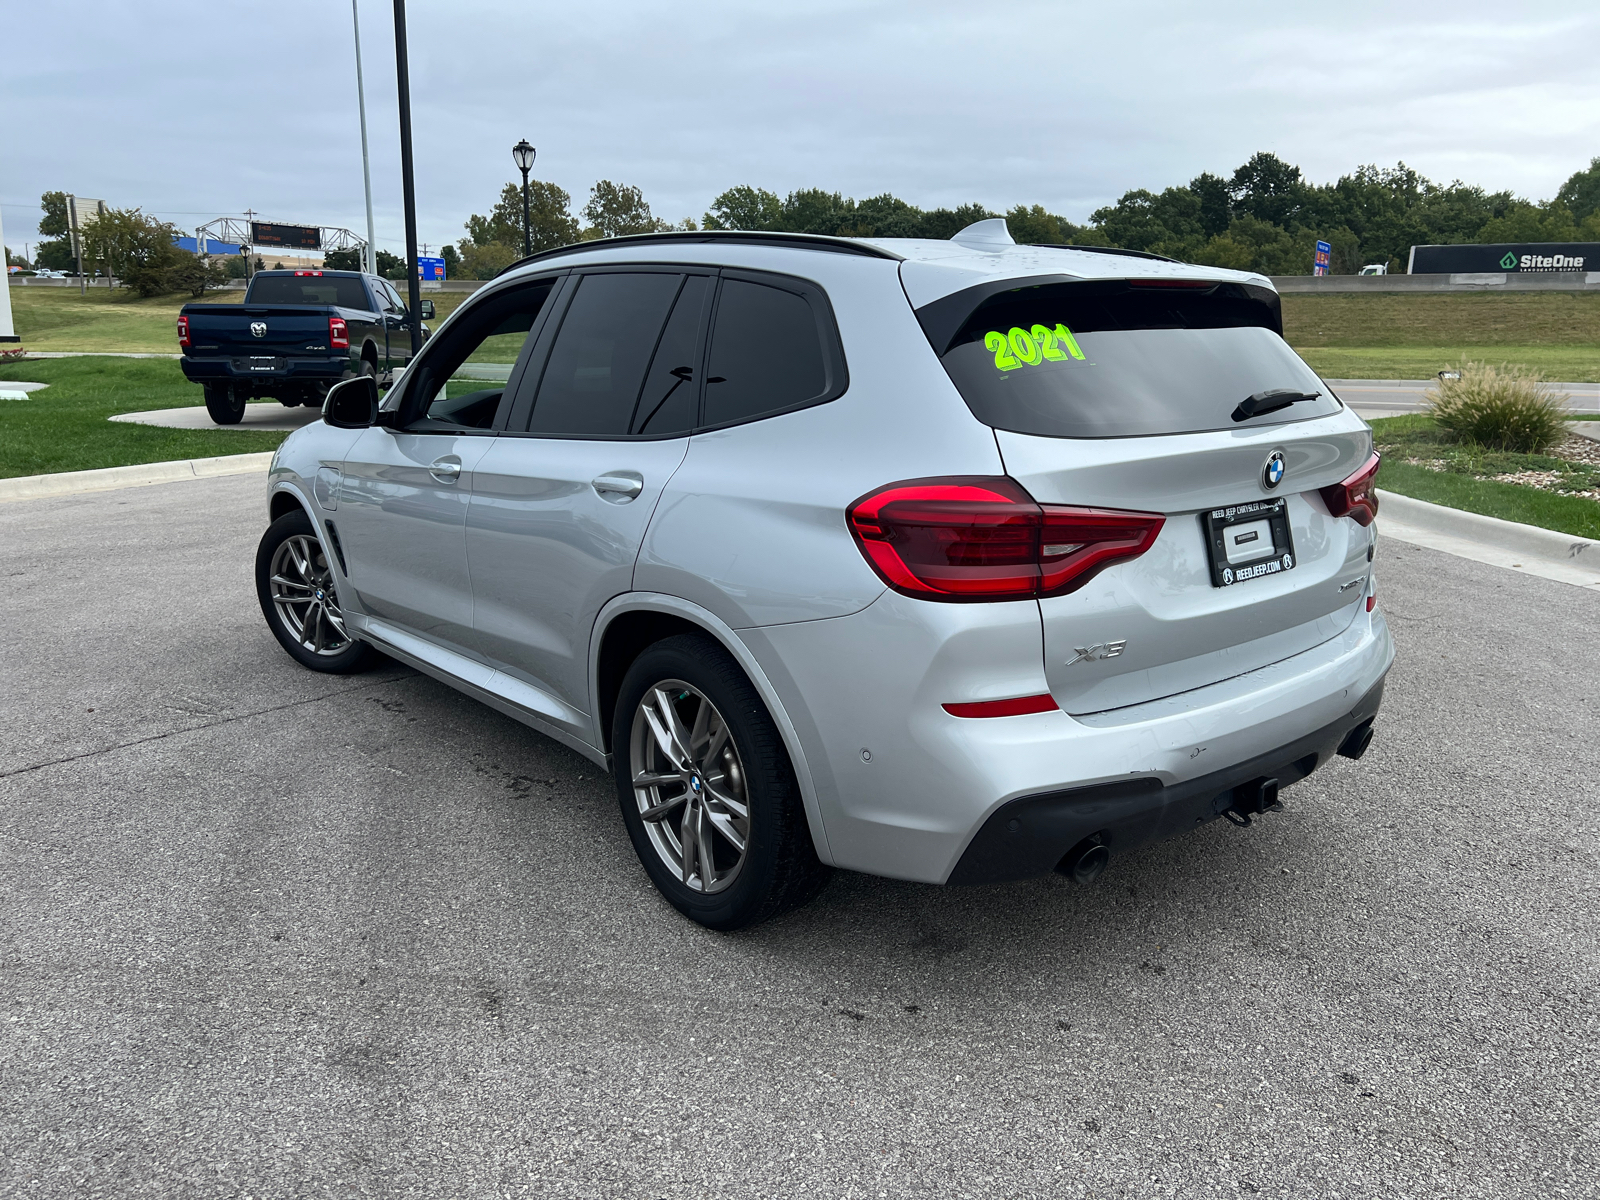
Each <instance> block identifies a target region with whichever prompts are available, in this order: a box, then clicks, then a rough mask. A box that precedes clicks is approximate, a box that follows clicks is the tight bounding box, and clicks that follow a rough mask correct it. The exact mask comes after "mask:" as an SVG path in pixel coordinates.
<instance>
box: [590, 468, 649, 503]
mask: <svg viewBox="0 0 1600 1200" xmlns="http://www.w3.org/2000/svg"><path fill="white" fill-rule="evenodd" d="M589 486H590V487H592V488H594V490H595V492H596V493H597V494H598V495H599V497H600V499H602V500H609V501H611V503H613V504H626V503H627V502H628V501H630V500H632V499H635V498H636V497H637V496H638V495H639V493H640V492H642V491H644V476H643V475H641V474H639V473H638V472H637V471H607V472H606V473H605V474H604V475H596V476H595V477H594V481H593V482H592V483H591V484H590V485H589Z"/></svg>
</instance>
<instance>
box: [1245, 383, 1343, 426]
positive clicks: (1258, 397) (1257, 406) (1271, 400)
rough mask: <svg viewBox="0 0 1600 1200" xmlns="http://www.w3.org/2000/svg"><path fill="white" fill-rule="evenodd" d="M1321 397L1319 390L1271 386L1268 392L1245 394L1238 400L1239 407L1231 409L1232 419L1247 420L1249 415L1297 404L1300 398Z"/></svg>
mask: <svg viewBox="0 0 1600 1200" xmlns="http://www.w3.org/2000/svg"><path fill="white" fill-rule="evenodd" d="M1321 398H1322V393H1321V392H1297V391H1295V390H1294V389H1293V388H1273V389H1272V390H1271V391H1269V392H1257V393H1256V394H1255V395H1254V396H1246V397H1245V398H1244V399H1243V400H1241V401H1239V407H1238V408H1236V409H1234V410H1233V419H1234V420H1235V421H1248V420H1249V419H1250V418H1251V417H1259V416H1261V415H1262V414H1263V413H1269V412H1277V411H1278V410H1279V409H1280V408H1288V407H1289V405H1291V404H1299V403H1300V401H1302V400H1320V399H1321Z"/></svg>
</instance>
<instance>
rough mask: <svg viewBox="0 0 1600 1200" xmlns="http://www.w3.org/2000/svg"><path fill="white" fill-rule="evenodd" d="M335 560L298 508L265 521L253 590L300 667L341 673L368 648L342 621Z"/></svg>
mask: <svg viewBox="0 0 1600 1200" xmlns="http://www.w3.org/2000/svg"><path fill="white" fill-rule="evenodd" d="M334 575H335V571H334V565H333V562H332V561H331V559H330V557H329V555H328V553H327V551H326V549H324V547H323V545H322V541H321V539H320V538H318V536H317V530H316V527H315V526H314V525H312V523H311V518H310V517H308V516H307V515H306V514H305V510H303V509H298V508H297V509H295V510H294V511H293V512H288V513H285V514H284V515H283V516H281V517H279V518H278V519H277V520H276V521H274V522H273V523H272V524H271V526H270V527H268V529H267V532H266V534H265V535H264V536H263V537H262V539H261V545H260V546H259V547H258V548H257V550H256V596H257V598H258V599H259V600H260V602H261V613H262V615H263V616H264V617H266V618H267V624H268V625H269V626H270V627H271V629H272V633H273V636H275V637H276V638H277V639H278V642H279V644H280V645H282V646H283V648H284V649H285V650H287V651H288V652H289V654H290V655H291V656H292V657H293V658H294V660H295V661H296V662H298V663H299V664H300V665H301V666H303V667H310V668H311V669H312V670H313V671H326V672H328V673H330V674H334V675H345V674H348V673H350V672H352V671H359V670H360V669H361V668H363V667H365V666H367V665H368V663H369V662H370V661H371V659H372V657H373V653H374V652H373V650H372V648H371V647H370V646H368V645H367V644H366V643H365V642H360V641H356V640H355V639H354V638H353V637H351V636H350V632H349V630H348V629H347V628H346V627H345V622H344V611H343V609H341V608H340V607H339V593H338V590H337V587H336V585H335V582H334Z"/></svg>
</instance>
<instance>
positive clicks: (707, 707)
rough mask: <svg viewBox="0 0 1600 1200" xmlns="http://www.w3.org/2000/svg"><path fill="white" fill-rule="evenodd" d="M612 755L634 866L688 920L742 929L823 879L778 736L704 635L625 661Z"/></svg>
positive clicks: (737, 673)
mask: <svg viewBox="0 0 1600 1200" xmlns="http://www.w3.org/2000/svg"><path fill="white" fill-rule="evenodd" d="M611 747H612V750H613V755H612V761H613V762H614V764H615V774H616V784H617V798H618V801H619V803H620V804H621V807H622V819H623V822H624V824H626V826H627V828H628V835H629V837H630V838H631V839H632V841H633V846H634V850H635V851H636V852H637V853H638V855H639V861H640V862H641V863H643V865H644V869H645V871H646V872H647V873H648V874H649V876H650V878H651V880H652V882H654V883H655V885H656V887H657V888H658V889H660V891H661V893H662V895H664V896H665V897H666V898H667V900H668V901H670V902H671V903H672V905H673V906H674V907H675V908H677V910H678V911H679V912H681V913H683V914H684V916H686V917H688V918H689V919H690V920H692V921H696V922H698V923H699V924H701V925H705V926H707V927H709V928H711V929H722V930H732V929H743V928H745V927H746V926H750V925H754V924H756V923H757V922H760V921H764V920H767V919H768V918H770V917H774V916H777V915H778V914H779V913H781V912H783V911H785V910H786V909H790V908H795V907H798V906H799V905H801V904H804V903H805V902H806V901H808V900H810V899H811V897H812V896H814V895H815V894H816V893H817V892H818V891H819V890H820V889H821V887H822V885H823V884H824V883H826V882H827V878H828V871H827V868H826V867H824V866H823V865H822V863H821V862H820V861H819V860H818V858H817V853H816V849H815V847H814V846H813V844H812V841H811V831H810V829H809V828H808V827H807V824H806V817H805V809H804V806H803V804H802V802H801V799H800V788H799V785H798V784H797V783H796V781H795V775H794V768H793V766H792V765H791V763H790V761H789V755H788V753H787V751H786V750H785V749H784V745H783V740H782V738H781V737H780V736H779V735H778V730H777V727H776V726H775V725H774V724H773V721H772V717H771V716H770V715H769V714H768V712H767V709H766V706H765V705H764V704H762V702H761V697H760V696H759V695H758V694H757V693H756V690H755V688H754V687H752V686H751V684H750V681H749V680H748V679H747V678H746V677H745V675H744V672H743V671H741V670H740V669H739V666H738V664H737V663H736V662H734V660H733V658H732V657H731V656H730V655H729V654H728V652H727V651H726V650H724V649H723V648H722V647H721V646H720V645H718V644H717V643H716V642H714V641H712V640H711V639H710V638H707V637H703V636H697V635H692V634H685V635H680V636H678V637H672V638H667V639H666V640H665V641H661V642H657V643H656V644H655V645H654V646H651V647H650V648H649V649H647V650H645V652H644V653H643V654H641V655H640V656H639V657H638V658H637V659H636V660H635V661H634V663H633V665H632V666H631V667H629V668H628V673H627V675H626V676H625V677H624V678H623V681H622V688H621V692H620V694H619V695H618V697H617V708H616V715H615V717H614V719H613V722H612V740H611Z"/></svg>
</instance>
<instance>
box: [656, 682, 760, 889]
mask: <svg viewBox="0 0 1600 1200" xmlns="http://www.w3.org/2000/svg"><path fill="white" fill-rule="evenodd" d="M630 749H631V758H630V759H629V767H630V770H631V772H632V776H633V794H634V799H635V801H636V802H637V803H638V805H639V815H640V816H641V817H642V818H643V819H644V828H645V831H646V833H647V834H648V835H649V838H650V844H651V845H652V846H654V847H655V851H656V853H657V854H658V855H660V857H661V861H662V862H663V863H665V864H666V866H667V867H668V869H669V870H671V871H672V872H673V873H674V874H675V875H676V876H677V877H678V879H679V881H680V882H681V883H682V884H683V886H684V887H686V888H688V889H689V890H690V891H694V892H701V893H707V894H710V893H715V892H720V891H723V890H725V889H726V888H728V887H729V886H731V885H732V883H733V881H734V879H735V878H737V876H738V874H739V869H740V868H741V867H742V866H743V865H744V860H745V850H746V848H747V847H748V845H749V843H750V799H749V793H748V791H747V781H746V776H745V770H744V763H743V761H742V760H741V759H740V757H739V751H738V749H737V747H735V745H734V743H733V738H732V736H731V734H730V731H729V729H728V723H727V721H726V720H724V719H723V716H722V714H721V713H720V712H719V711H717V706H716V705H715V704H713V703H712V702H711V701H710V699H709V698H707V696H706V695H705V693H703V692H701V691H700V690H699V689H698V688H695V687H693V686H691V685H690V684H687V683H684V682H683V681H682V680H678V679H666V680H662V681H661V682H659V683H657V684H655V685H654V686H653V687H650V688H648V689H647V690H646V691H645V694H644V697H643V698H642V699H641V700H640V701H639V707H638V709H637V710H635V712H634V716H633V732H632V738H631V746H630Z"/></svg>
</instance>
